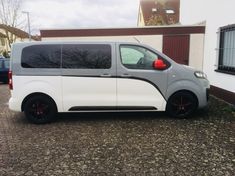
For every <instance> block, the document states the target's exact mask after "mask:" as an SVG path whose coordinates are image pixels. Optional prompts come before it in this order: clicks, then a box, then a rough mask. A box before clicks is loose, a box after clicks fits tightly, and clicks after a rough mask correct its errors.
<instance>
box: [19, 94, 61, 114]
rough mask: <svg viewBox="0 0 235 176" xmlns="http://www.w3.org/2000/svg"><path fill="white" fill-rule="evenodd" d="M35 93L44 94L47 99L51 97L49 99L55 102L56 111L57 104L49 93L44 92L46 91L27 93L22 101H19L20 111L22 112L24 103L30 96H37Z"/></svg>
mask: <svg viewBox="0 0 235 176" xmlns="http://www.w3.org/2000/svg"><path fill="white" fill-rule="evenodd" d="M37 95H40V96H46V97H48V98H49V99H51V100H52V101H53V103H54V104H55V107H56V110H57V111H58V106H57V104H56V102H55V100H54V99H53V98H52V97H51V96H50V95H48V94H46V93H42V92H34V93H31V94H29V95H27V96H26V97H25V98H24V99H23V101H22V103H21V111H22V112H23V111H24V106H25V103H26V102H27V101H28V100H29V99H30V98H31V97H33V96H37Z"/></svg>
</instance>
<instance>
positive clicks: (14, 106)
mask: <svg viewBox="0 0 235 176" xmlns="http://www.w3.org/2000/svg"><path fill="white" fill-rule="evenodd" d="M9 109H10V110H12V111H19V112H21V103H20V102H19V101H17V100H16V99H14V98H12V97H11V98H10V100H9Z"/></svg>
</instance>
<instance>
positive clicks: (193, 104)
mask: <svg viewBox="0 0 235 176" xmlns="http://www.w3.org/2000/svg"><path fill="white" fill-rule="evenodd" d="M196 109H197V99H196V97H195V96H194V95H193V94H192V93H190V92H187V91H180V92H177V93H175V94H173V95H172V96H171V97H170V99H169V100H168V102H167V107H166V111H167V113H168V114H169V115H170V116H173V117H177V118H185V117H188V116H189V115H191V114H192V113H193V112H194V111H195V110H196Z"/></svg>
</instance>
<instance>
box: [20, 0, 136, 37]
mask: <svg viewBox="0 0 235 176" xmlns="http://www.w3.org/2000/svg"><path fill="white" fill-rule="evenodd" d="M138 9H139V0H22V11H28V12H29V13H30V23H31V28H32V33H34V34H35V33H39V29H59V28H106V27H136V26H137V17H138ZM22 16H23V17H22V18H26V16H25V15H23V14H22ZM24 21H25V23H27V21H26V19H24Z"/></svg>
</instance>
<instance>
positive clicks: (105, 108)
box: [69, 106, 157, 111]
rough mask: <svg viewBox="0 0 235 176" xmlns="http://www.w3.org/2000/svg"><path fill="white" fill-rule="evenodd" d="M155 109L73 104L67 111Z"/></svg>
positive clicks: (148, 107) (149, 107)
mask: <svg viewBox="0 0 235 176" xmlns="http://www.w3.org/2000/svg"><path fill="white" fill-rule="evenodd" d="M106 110H110V111H112V110H114V111H115V110H157V108H155V107H152V106H75V107H72V108H70V109H69V111H106Z"/></svg>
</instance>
